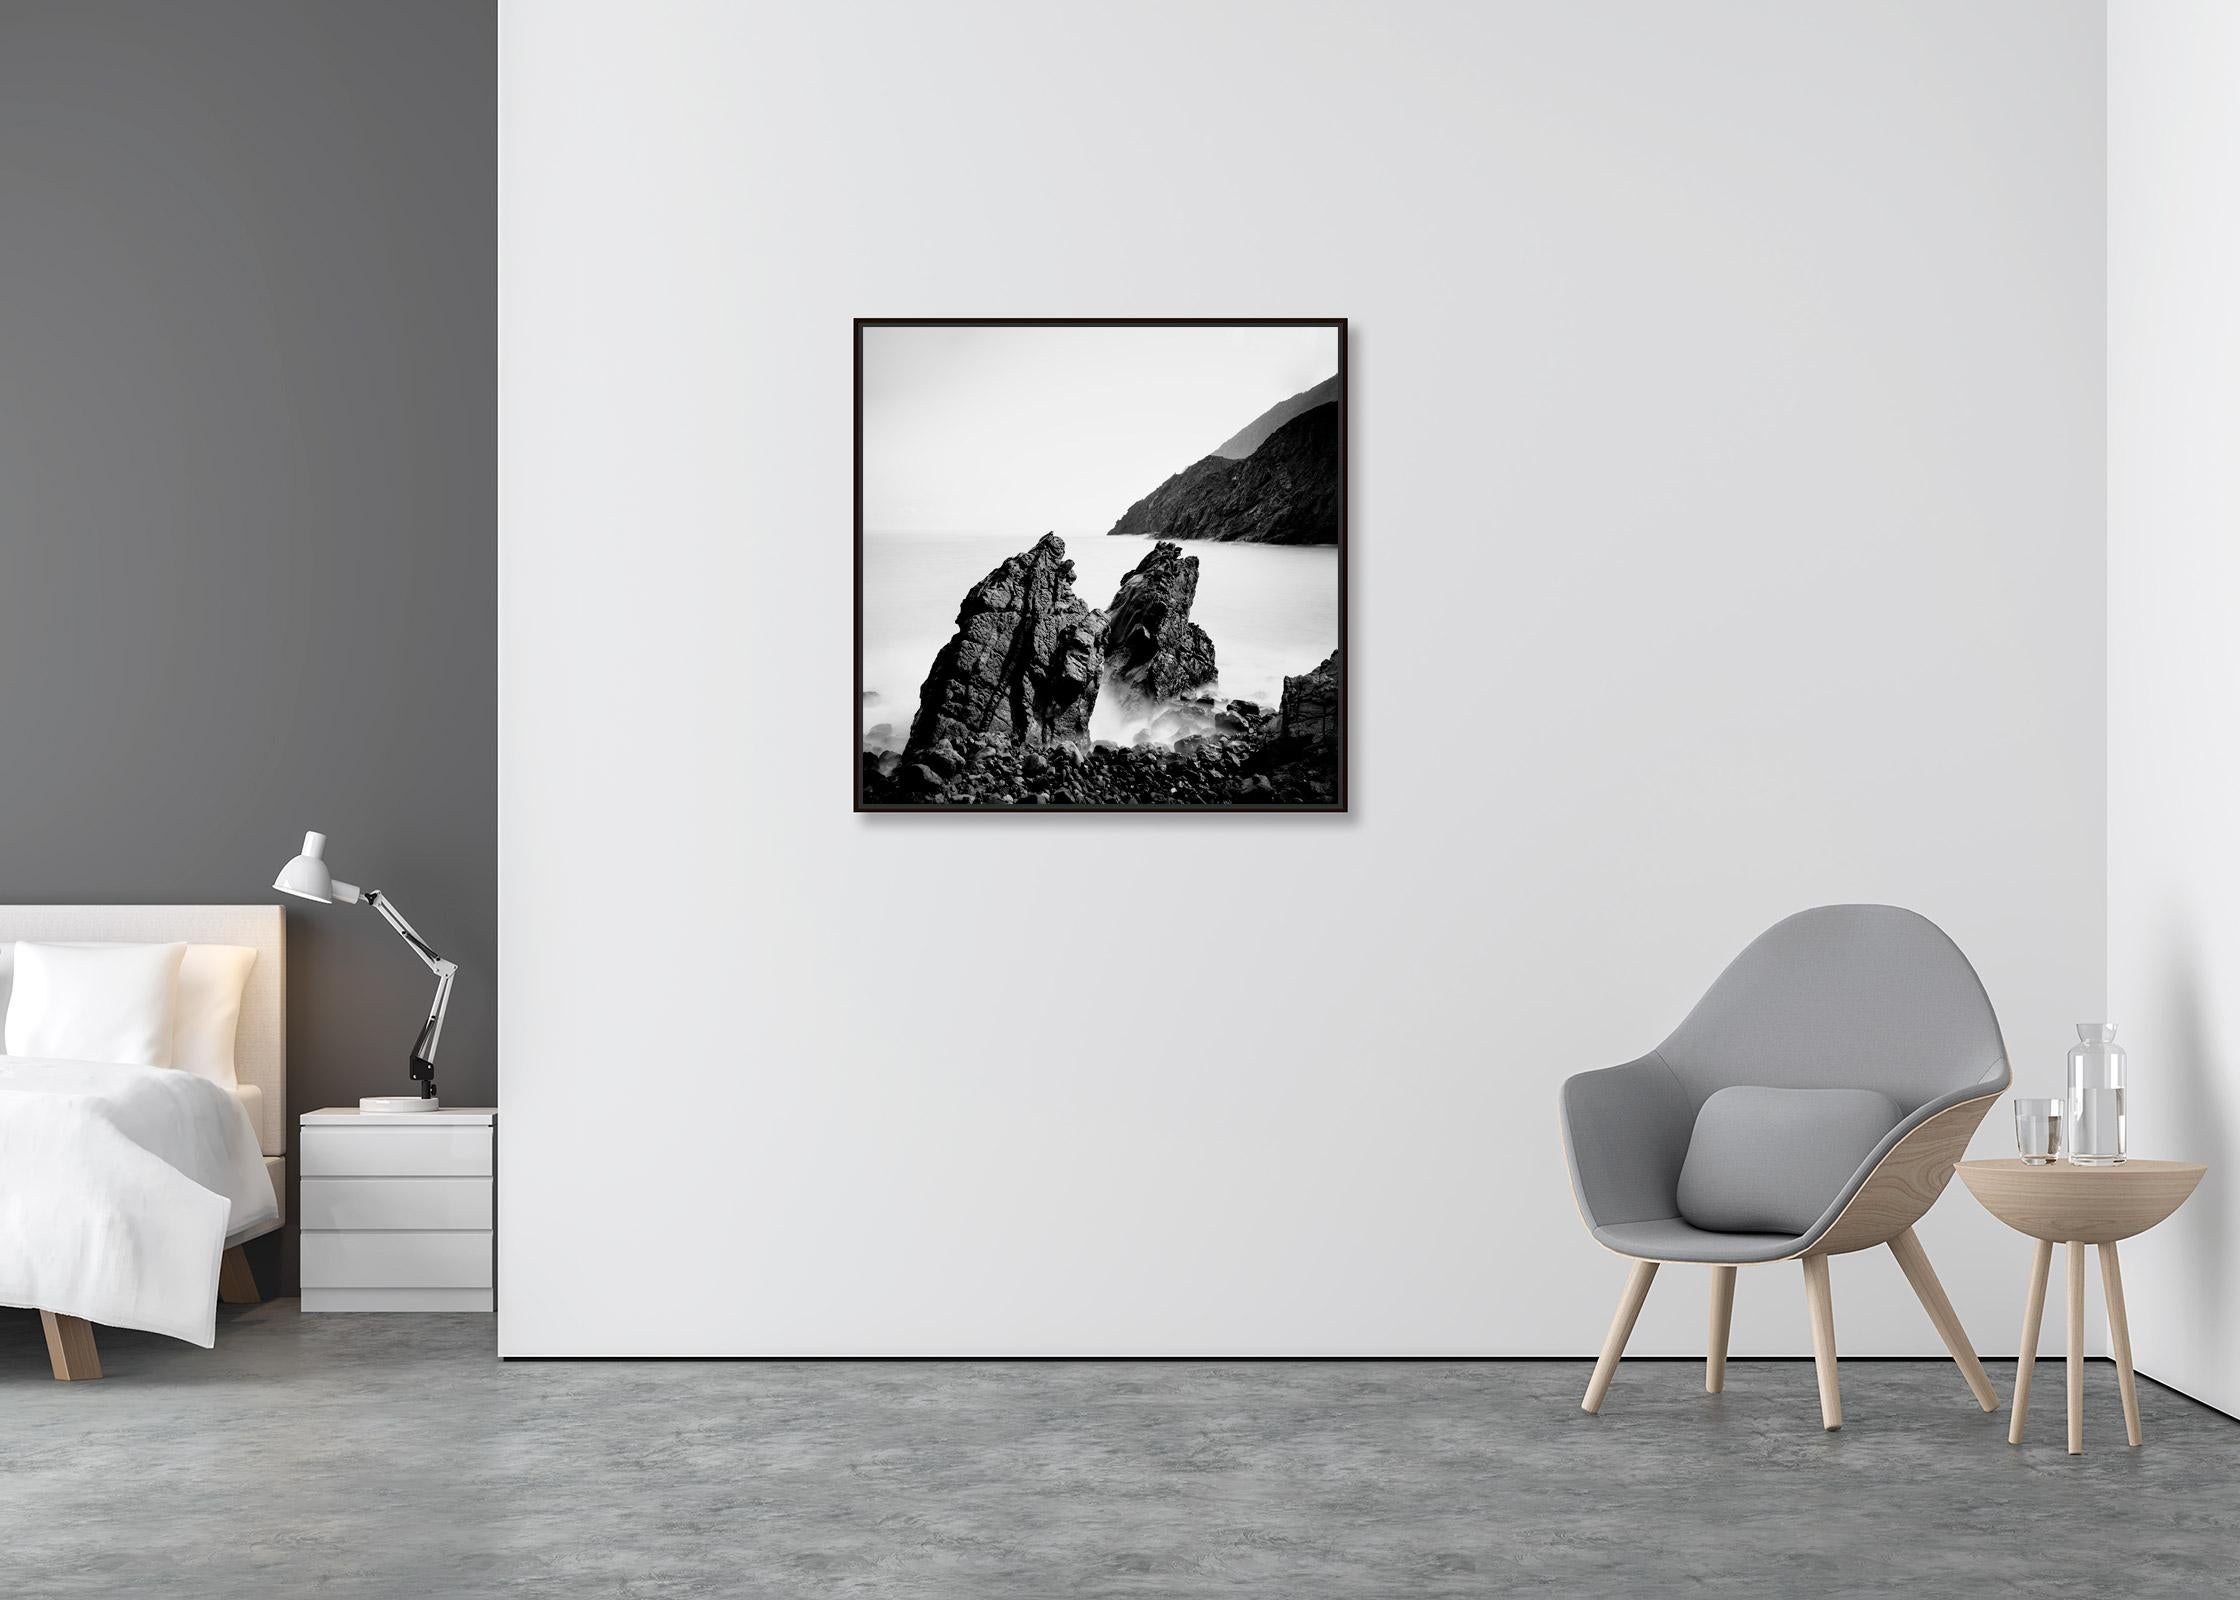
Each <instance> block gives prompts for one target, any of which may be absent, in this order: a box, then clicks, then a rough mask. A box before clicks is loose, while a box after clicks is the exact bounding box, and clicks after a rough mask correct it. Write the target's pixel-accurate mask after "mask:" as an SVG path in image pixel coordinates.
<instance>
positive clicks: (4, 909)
mask: <svg viewBox="0 0 2240 1600" xmlns="http://www.w3.org/2000/svg"><path fill="white" fill-rule="evenodd" d="M19 940H29V941H32V942H34V943H39V944H165V943H173V942H178V943H184V944H188V945H234V946H246V947H248V948H250V949H253V950H255V951H256V958H255V960H254V962H253V963H252V964H251V965H250V968H249V972H248V976H247V978H246V980H245V981H244V982H243V983H242V986H241V1010H240V1018H239V1021H238V1023H237V1025H236V1027H235V1030H234V1037H233V1066H234V1073H235V1076H236V1078H237V1080H238V1082H237V1084H236V1085H234V1086H231V1087H227V1086H223V1085H221V1084H218V1083H214V1082H211V1081H209V1080H208V1079H206V1078H200V1077H195V1076H194V1075H192V1074H190V1073H186V1072H182V1071H178V1070H175V1069H173V1068H165V1067H135V1066H106V1065H99V1064H94V1063H88V1062H83V1061H59V1060H51V1059H35V1058H25V1057H8V1056H0V1223H5V1224H6V1225H5V1226H0V1304H7V1305H22V1306H29V1307H33V1308H35V1309H37V1310H38V1311H39V1313H40V1320H41V1323H42V1325H43V1327H44V1330H45V1334H46V1340H47V1353H48V1356H49V1358H50V1361H51V1364H52V1366H53V1369H54V1375H55V1376H56V1377H57V1378H64V1379H83V1378H98V1377H99V1376H100V1375H101V1366H100V1357H99V1353H98V1350H97V1347H96V1344H95V1340H94V1327H95V1325H96V1324H100V1323H108V1324H110V1325H113V1326H120V1327H133V1328H145V1329H147V1330H148V1331H150V1332H155V1333H162V1334H166V1335H168V1336H170V1337H173V1338H181V1339H185V1340H187V1341H188V1342H190V1343H195V1344H200V1345H203V1346H205V1347H207V1346H209V1345H210V1344H212V1343H213V1342H214V1340H215V1326H216V1306H217V1304H218V1302H219V1301H221V1300H222V1301H225V1302H228V1303H236V1304H238V1303H254V1302H255V1301H256V1299H257V1298H258V1295H257V1289H256V1283H255V1279H254V1277H253V1276H252V1274H251V1273H250V1271H249V1265H248V1260H247V1257H246V1256H245V1255H244V1254H243V1253H242V1248H241V1247H242V1246H243V1245H245V1244H246V1243H248V1242H249V1241H250V1240H252V1239H255V1238H258V1237H259V1236H261V1235H263V1234H267V1233H271V1232H273V1231H275V1230H276V1229H278V1228H279V1227H280V1226H281V1224H282V1223H283V1222H284V1221H285V1207H286V1195H287V1184H286V1182H285V1174H284V1167H285V1164H286V1157H287V1118H288V1086H287V944H286V932H285V923H284V921H283V918H282V915H281V911H280V908H279V907H278V906H253V905H250V906H0V956H5V955H7V954H9V953H12V952H13V949H14V946H15V944H16V943H17V941H19ZM8 967H9V963H8V962H7V961H6V960H5V959H0V1015H4V1014H5V1011H6V1006H7V1001H8V988H9V981H10V978H9V971H8ZM182 1080H184V1081H182ZM260 1180H261V1181H260ZM267 1191H269V1193H268V1192H267Z"/></svg>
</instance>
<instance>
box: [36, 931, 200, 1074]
mask: <svg viewBox="0 0 2240 1600" xmlns="http://www.w3.org/2000/svg"><path fill="white" fill-rule="evenodd" d="M186 953H187V947H186V946H185V945H184V944H33V943H31V942H30V941H29V940H18V941H17V942H16V960H15V969H16V970H15V984H14V987H13V990H12V992H11V993H10V994H9V996H8V1025H7V1046H8V1054H9V1055H12V1056H49V1057H53V1058H55V1059H58V1060H62V1061H114V1062H119V1063H122V1064H124V1065H126V1066H139V1067H168V1066H169V1065H171V1049H172V1033H173V1030H174V1027H175V1026H176V1022H177V1018H178V1009H179V965H180V963H181V962H182V961H183V960H184V959H185V957H186Z"/></svg>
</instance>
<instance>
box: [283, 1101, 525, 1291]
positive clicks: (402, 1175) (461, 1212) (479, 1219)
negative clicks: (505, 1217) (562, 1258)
mask: <svg viewBox="0 0 2240 1600" xmlns="http://www.w3.org/2000/svg"><path fill="white" fill-rule="evenodd" d="M497 1124H498V1113H497V1112H496V1111H495V1110H493V1109H491V1108H489V1107H486V1106H485V1107H479V1108H474V1107H470V1108H467V1109H463V1110H452V1109H449V1108H446V1109H445V1110H442V1111H415V1112H407V1113H405V1114H403V1115H396V1116H375V1115H372V1114H370V1113H366V1112H360V1111H358V1110H356V1109H354V1108H348V1107H344V1108H336V1109H330V1110H326V1111H307V1112H305V1113H304V1115H303V1144H302V1147H301V1149H302V1170H303V1192H302V1197H301V1211H302V1230H303V1231H302V1243H303V1309H304V1310H306V1311H491V1310H495V1309H496V1306H497V1298H496V1296H497V1290H496V1285H497V1258H496V1251H495V1249H494V1244H495V1240H496V1237H497V1235H496V1227H497V1195H496V1192H495V1191H496V1181H495V1177H496V1173H497V1148H496V1146H497Z"/></svg>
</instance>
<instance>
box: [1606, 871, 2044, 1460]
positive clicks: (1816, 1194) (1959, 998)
mask: <svg viewBox="0 0 2240 1600" xmlns="http://www.w3.org/2000/svg"><path fill="white" fill-rule="evenodd" d="M2009 1077H2010V1074H2009V1072H2008V1068H2007V1053H2006V1046H2005V1044H2004V1042H2003V1041H2002V1040H2001V1038H2000V1035H1999V1019H1998V1018H1997V1017H1996V1016H1995V1015H1994V1014H1993V1013H1992V1009H1991V1002H1990V1000H1989V999H1988V998H1986V997H1985V995H1984V992H1983V985H1982V983H1981V982H1980V981H1979V980H1978V979H1977V977H1976V974H1975V969H1974V968H1973V967H1971V966H1969V965H1968V959H1967V957H1965V956H1963V955H1962V954H1961V953H1960V950H1959V947H1958V946H1956V945H1955V944H1953V942H1952V941H1951V940H1950V939H1949V938H1947V937H1946V936H1945V934H1944V932H1943V930H1942V929H1940V928H1938V927H1937V926H1936V924H1935V923H1933V922H1930V921H1929V920H1928V919H1927V918H1926V917H1922V916H1919V915H1917V914H1916V913H1914V912H1911V911H1903V910H1900V909H1898V908H1897V907H1895V906H1821V907H1819V908H1817V909H1815V910H1811V911H1801V912H1799V913H1797V915H1795V916H1793V917H1790V918H1788V919H1787V920H1786V921H1783V922H1780V923H1777V924H1775V925H1774V926H1773V927H1772V928H1770V929H1768V930H1767V931H1766V932H1764V933H1762V934H1760V935H1759V936H1758V938H1757V939H1756V940H1754V941H1753V942H1752V943H1751V945H1750V947H1749V948H1748V949H1746V950H1744V951H1743V952H1742V954H1741V955H1739V956H1737V957H1736V958H1735V960H1734V962H1733V964H1732V965H1730V966H1729V967H1728V968H1727V970H1726V971H1725V972H1724V973H1722V974H1720V976H1719V980H1718V981H1717V982H1716V983H1714V984H1713V985H1712V986H1711V989H1710V991H1709V992H1708V993H1706V994H1705V995H1704V997H1703V998H1702V999H1701V1000H1700V1001H1698V1002H1697V1003H1696V1007H1695V1009H1694V1010H1693V1011H1691V1012H1689V1013H1688V1017H1687V1020H1686V1021H1684V1022H1682V1023H1681V1024H1680V1026H1679V1027H1678V1028H1677V1029H1675V1030H1674V1031H1673V1033H1672V1036H1671V1037H1670V1038H1668V1039H1666V1040H1665V1042H1664V1043H1663V1044H1661V1045H1659V1046H1658V1047H1657V1048H1656V1049H1654V1050H1652V1051H1650V1052H1649V1053H1648V1054H1647V1055H1646V1056H1643V1057H1642V1058H1641V1059H1640V1060H1638V1061H1633V1062H1629V1063H1627V1064H1626V1065H1624V1066H1622V1067H1609V1068H1606V1069H1604V1070H1602V1071H1599V1072H1583V1073H1580V1074H1579V1075H1578V1076H1576V1077H1574V1078H1572V1079H1570V1080H1569V1081H1568V1082H1566V1083H1565V1084H1564V1086H1563V1125H1564V1143H1565V1147H1566V1149H1567V1150H1568V1152H1569V1155H1570V1160H1571V1181H1572V1188H1573V1190H1574V1192H1575V1194H1576V1195H1577V1197H1578V1202H1579V1213H1580V1216H1581V1217H1582V1218H1583V1219H1584V1220H1585V1222H1586V1224H1587V1228H1588V1230H1589V1231H1590V1232H1591V1233H1592V1234H1593V1235H1594V1237H1595V1240H1596V1241H1597V1242H1598V1243H1600V1244H1602V1245H1604V1246H1605V1247H1607V1248H1608V1249H1610V1250H1613V1251H1615V1252H1616V1253H1617V1254H1619V1255H1622V1256H1627V1257H1630V1258H1632V1260H1633V1262H1634V1268H1633V1272H1632V1275H1631V1277H1630V1278H1629V1279H1628V1281H1627V1284H1626V1289H1625V1293H1624V1295H1623V1297H1622V1298H1621V1299H1620V1301H1619V1304H1618V1314H1617V1316H1616V1318H1615V1319H1614V1320H1613V1321H1612V1323H1611V1326H1610V1336H1609V1339H1608V1341H1607V1342H1606V1343H1605V1344H1604V1346H1603V1351H1602V1358H1601V1360H1600V1361H1598V1362H1597V1363H1596V1364H1595V1370H1594V1377H1593V1379H1592V1381H1591V1382H1590V1383H1589V1384H1588V1386H1587V1394H1586V1399H1585V1401H1584V1402H1583V1404H1584V1406H1585V1408H1586V1409H1587V1410H1588V1411H1599V1410H1601V1408H1602V1401H1603V1397H1604V1396H1605V1395H1606V1394H1608V1392H1609V1389H1610V1380H1611V1379H1612V1378H1613V1377H1614V1376H1615V1375H1616V1373H1617V1368H1618V1361H1619V1358H1620V1357H1621V1356H1622V1355H1623V1354H1624V1352H1625V1346H1626V1340H1627V1338H1628V1337H1629V1336H1630V1335H1631V1334H1632V1332H1633V1324H1634V1320H1635V1319H1636V1318H1637V1317H1638V1316H1639V1315H1640V1312H1641V1305H1642V1302H1643V1301H1644V1300H1645V1299H1646V1298H1647V1297H1648V1293H1649V1286H1650V1284H1651V1282H1652V1281H1654V1279H1655V1277H1656V1274H1657V1268H1658V1267H1659V1266H1660V1265H1661V1264H1663V1263H1665V1262H1687V1263H1692V1264H1700V1265H1704V1266H1709V1267H1710V1268H1711V1269H1712V1290H1711V1323H1710V1350H1709V1355H1708V1359H1707V1363H1706V1369H1705V1378H1704V1385H1705V1387H1706V1389H1708V1390H1709V1391H1710V1392H1712V1393H1714V1394H1716V1393H1717V1392H1718V1391H1719V1390H1720V1389H1721V1388H1722V1387H1723V1386H1724V1383H1725V1372H1726V1344H1727V1328H1728V1324H1729V1320H1730V1317H1731V1315H1732V1311H1733V1306H1734V1283H1735V1272H1736V1270H1737V1269H1738V1268H1740V1267H1743V1266H1750V1265H1755V1264H1758V1263H1761V1262H1768V1261H1800V1262H1802V1263H1803V1268H1804V1278H1805V1288H1806V1296H1807V1300H1808V1302H1809V1304H1810V1308H1811V1312H1812V1344H1813V1354H1814V1356H1815V1358H1816V1362H1817V1366H1818V1370H1819V1377H1820V1409H1821V1420H1822V1422H1823V1424H1824V1425H1825V1426H1827V1427H1829V1428H1837V1427H1841V1426H1842V1425H1843V1402H1842V1398H1841V1394H1840V1391H1839V1389H1838V1386H1837V1380H1836V1350H1835V1313H1834V1307H1833V1303H1832V1299H1831V1296H1830V1293H1829V1286H1828V1258H1829V1257H1830V1256H1833V1255H1841V1254H1844V1253H1845V1252H1848V1251H1853V1250H1867V1249H1872V1248H1873V1247H1874V1246H1876V1245H1881V1244H1887V1245H1888V1246H1889V1247H1890V1250H1891V1253H1892V1254H1893V1255H1895V1256H1896V1257H1897V1258H1898V1263H1899V1265H1900V1266H1901V1267H1902V1268H1904V1270H1905V1274H1906V1279H1907V1281H1908V1282H1909V1283H1911V1284H1912V1285H1913V1290H1914V1293H1915V1294H1916V1295H1918V1296H1919V1297H1920V1300H1921V1303H1922V1306H1923V1308H1924V1309H1925V1310H1927V1312H1928V1313H1929V1320H1930V1321H1931V1322H1932V1323H1934V1324H1935V1325H1936V1329H1937V1332H1938V1334H1939V1335H1940V1336H1942V1338H1943V1339H1944V1342H1945V1347H1946V1348H1947V1349H1948V1350H1950V1351H1951V1352H1952V1358H1953V1360H1954V1361H1956V1362H1957V1363H1959V1366H1960V1370H1961V1372H1962V1374H1963V1375H1964V1376H1965V1377H1966V1378H1967V1380H1968V1386H1969V1388H1970V1389H1972V1390H1973V1391H1974V1393H1975V1396H1976V1399H1977V1401H1978V1403H1980V1404H1981V1405H1982V1407H1983V1409H1984V1410H1986V1411H1991V1410H1995V1409H1997V1405H1998V1402H1997V1399H1996V1397H1995V1396H1994V1394H1993V1392H1992V1388H1991V1381H1990V1379H1988V1378H1987V1377H1985V1376H1984V1372H1983V1365H1982V1363H1981V1362H1979V1361H1978V1360H1977V1359H1976V1354H1975V1351H1974V1349H1973V1348H1972V1347H1971V1346H1970V1345H1969V1343H1968V1339H1967V1335H1966V1333H1965V1331H1964V1330H1963V1329H1962V1328H1961V1326H1960V1320H1959V1318H1958V1317H1957V1316H1956V1315H1955V1314H1954V1312H1953V1309H1952V1303H1951V1301H1949V1300H1948V1299H1946V1297H1945V1293H1944V1289H1943V1287H1942V1286H1941V1285H1940V1284H1939V1283H1938V1282H1937V1276H1936V1273H1935V1272H1934V1271H1933V1270H1932V1269H1931V1268H1930V1266H1929V1259H1928V1257H1927V1256H1926V1255H1925V1254H1923V1252H1922V1249H1921V1245H1920V1242H1919V1241H1918V1240H1917V1239H1915V1238H1914V1235H1913V1224H1914V1223H1915V1222H1917V1221H1919V1220H1920V1218H1921V1217H1922V1215H1923V1214H1924V1213H1926V1212H1927V1211H1928V1209H1929V1207H1930V1206H1931V1205H1933V1204H1935V1203H1936V1199H1937V1196H1938V1195H1939V1194H1941V1193H1942V1192H1943V1190H1944V1186H1945V1184H1946V1183H1948V1182H1949V1181H1950V1180H1951V1177H1952V1168H1953V1163H1954V1162H1955V1161H1957V1160H1958V1159H1959V1157H1960V1156H1961V1154H1962V1153H1963V1152H1965V1150H1966V1149H1967V1144H1968V1139H1969V1137H1970V1135H1972V1134H1973V1133H1974V1132H1975V1129H1976V1125H1977V1124H1978V1123H1979V1122H1981V1121H1982V1119H1983V1115H1984V1113H1985V1112H1986V1111H1988V1110H1989V1109H1990V1107H1991V1103H1992V1101H1993V1100H1995V1099H1996V1098H1997V1097H1998V1095H1999V1093H2000V1092H2001V1091H2002V1090H2004V1089H2005V1088H2006V1086H2007V1083H2008V1080H2009Z"/></svg>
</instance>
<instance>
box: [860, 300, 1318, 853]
mask: <svg viewBox="0 0 2240 1600" xmlns="http://www.w3.org/2000/svg"><path fill="white" fill-rule="evenodd" d="M876 328H1328V329H1331V330H1332V331H1333V332H1334V334H1335V335H1336V340H1337V375H1336V383H1337V401H1338V414H1337V431H1338V462H1337V521H1338V538H1337V583H1338V593H1337V610H1338V615H1337V623H1338V629H1337V632H1338V638H1337V672H1336V676H1337V710H1338V717H1337V721H1338V728H1337V740H1336V743H1337V751H1336V782H1335V798H1333V799H1330V800H1310V801H1280V800H1278V801H1264V800H1254V799H1239V800H1224V801H1186V802H1176V803H1171V804H1168V803H1159V802H1143V801H1130V802H1125V803H1113V802H1098V801H1090V802H1073V803H1053V802H1050V801H1047V800H1037V801H1014V802H1011V803H1008V804H1005V803H996V802H989V801H979V800H975V801H972V802H970V803H956V802H949V801H924V800H908V799H897V798H890V797H882V798H877V799H874V798H872V797H871V796H870V795H868V794H867V792H866V791H867V788H868V787H870V780H869V779H868V778H867V772H868V771H870V770H871V769H872V767H873V765H874V763H873V759H872V758H871V757H869V756H867V753H866V751H865V747H864V726H863V708H864V704H865V687H864V681H863V680H864V532H865V530H864V333H865V330H867V329H876ZM1346 335H1347V325H1346V319H1345V318H1343V317H858V318H856V319H855V331H854V359H855V383H854V411H855V417H854V422H855V468H854V474H855V485H854V492H855V597H854V599H855V618H854V648H855V666H854V672H853V678H854V688H855V694H854V702H853V706H852V709H851V717H852V719H853V732H852V734H851V741H850V743H851V748H850V752H849V764H850V769H851V771H852V772H853V774H854V801H855V804H854V809H855V810H856V811H857V812H859V813H867V814H883V813H889V812H937V813H955V814H976V813H989V812H997V813H1011V812H1030V813H1033V812H1052V811H1059V812H1064V811H1081V812H1130V813H1146V812H1148V813H1156V812H1257V813H1286V814H1306V815H1325V816H1326V815H1331V814H1344V813H1346V812H1347V811H1349V810H1350V807H1351V786H1350V778H1351V750H1352V743H1353V707H1352V682H1353V652H1352V638H1351V620H1352V618H1351V597H1350V594H1349V582H1348V567H1349V565H1350V562H1351V549H1352V526H1351V522H1352V518H1351V511H1350V506H1349V500H1350V494H1349V475H1350V466H1351V462H1350V454H1351V449H1350V436H1351V424H1352V394H1351V381H1350V378H1349V376H1348V371H1347V356H1346ZM1239 420H1240V421H1242V420H1243V419H1241V418H1240V419H1239ZM1180 465H1182V464H1180V463H1178V467H1179V466H1180ZM1177 476H1178V477H1179V476H1180V473H1179V472H1178V473H1177ZM1150 487H1151V486H1150V485H1146V488H1147V489H1148V488H1150ZM1325 775H1327V774H1326V771H1325Z"/></svg>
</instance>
